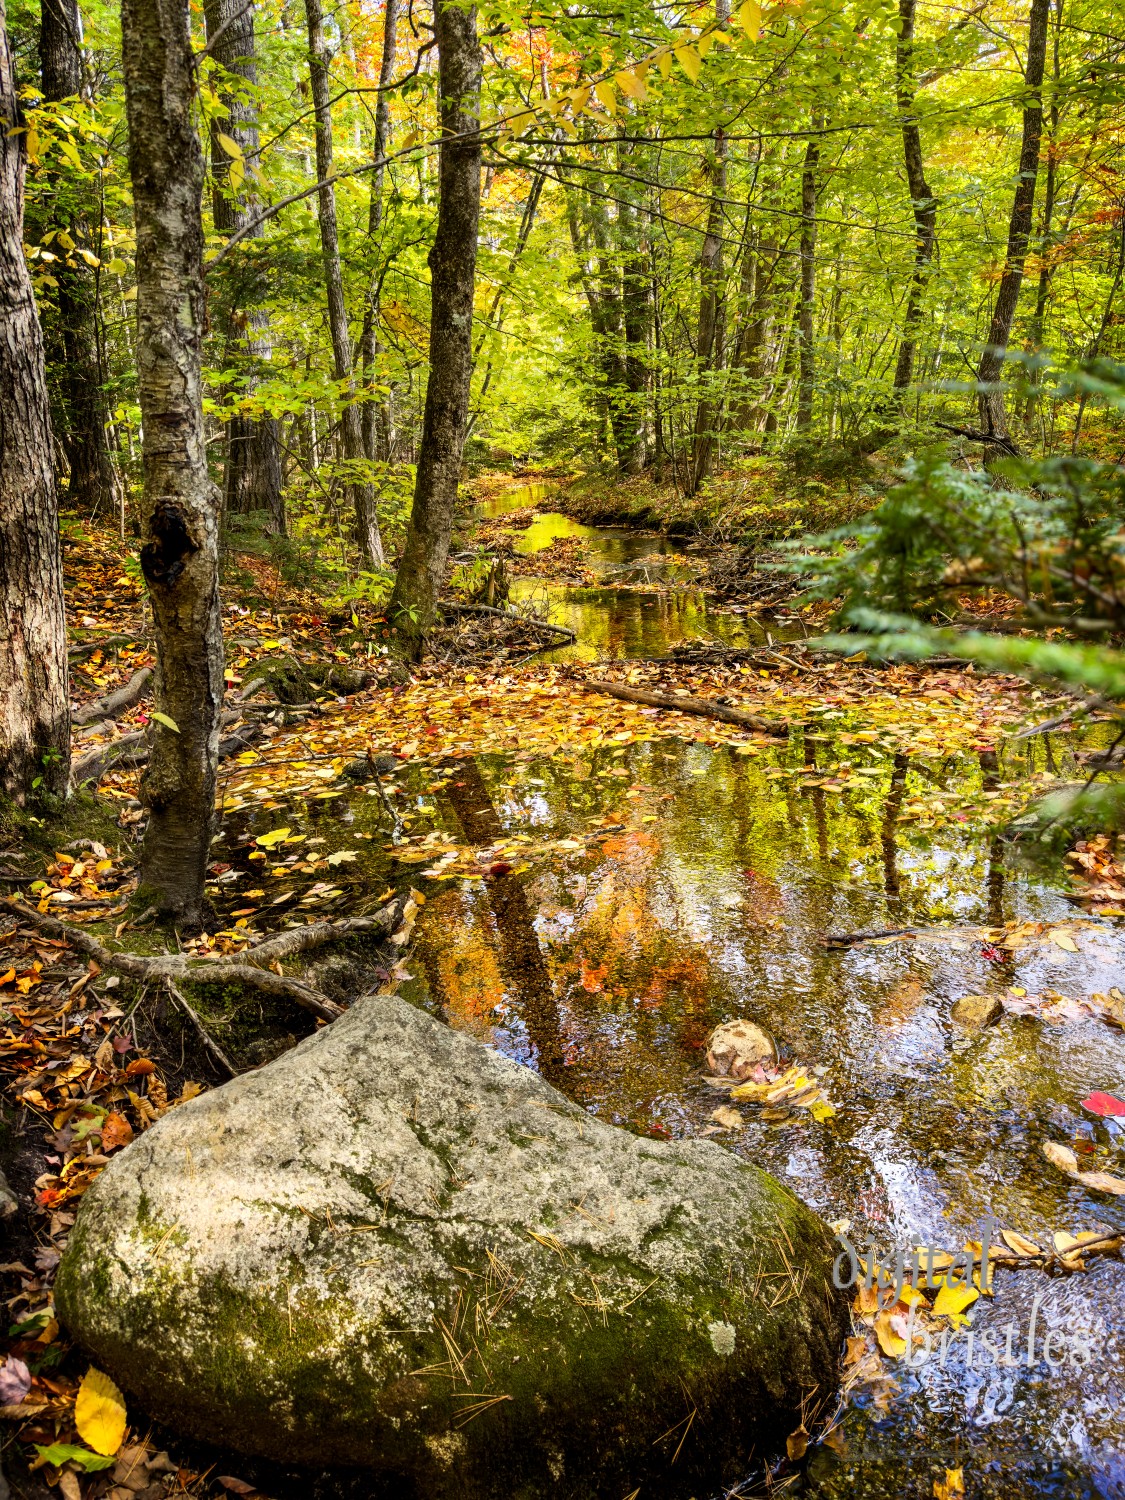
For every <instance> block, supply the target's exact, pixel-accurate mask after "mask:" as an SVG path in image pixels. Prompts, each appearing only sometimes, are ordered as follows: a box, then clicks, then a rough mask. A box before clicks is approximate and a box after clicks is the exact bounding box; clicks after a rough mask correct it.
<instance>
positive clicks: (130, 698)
mask: <svg viewBox="0 0 1125 1500" xmlns="http://www.w3.org/2000/svg"><path fill="white" fill-rule="evenodd" d="M151 681H152V668H151V667H141V668H140V669H139V670H138V671H136V672H134V673H133V675H132V677H130V678H129V681H128V682H127V683H126V684H125V686H124V687H119V688H118V689H117V691H116V692H115V693H107V694H106V696H105V697H104V698H98V699H96V700H95V701H94V702H93V703H87V704H84V705H83V707H82V708H76V709H75V710H74V712H73V713H72V714H71V716H70V722H71V723H72V724H93V723H94V722H95V721H96V720H97V719H116V718H117V716H118V715H119V714H123V713H125V711H126V710H127V709H130V708H132V707H133V705H134V704H136V703H139V702H140V701H141V699H142V698H143V697H144V695H145V694H146V693H147V692H148V690H149V683H150V682H151Z"/></svg>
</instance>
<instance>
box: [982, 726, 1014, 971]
mask: <svg viewBox="0 0 1125 1500" xmlns="http://www.w3.org/2000/svg"><path fill="white" fill-rule="evenodd" d="M980 781H981V786H982V788H983V789H984V790H985V791H986V792H993V791H995V790H996V788H997V787H998V786H999V785H1000V763H999V761H998V760H997V759H996V751H995V750H982V751H981V752H980ZM988 925H989V926H990V927H1002V926H1003V925H1004V845H1003V841H1002V840H1001V838H1000V835H999V833H995V834H993V836H992V838H991V839H990V840H989V844H988ZM1014 972H1015V970H1014V966H1013V970H1012V973H1013V974H1014ZM1009 977H1011V976H1009Z"/></svg>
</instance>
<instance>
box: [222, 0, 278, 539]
mask: <svg viewBox="0 0 1125 1500" xmlns="http://www.w3.org/2000/svg"><path fill="white" fill-rule="evenodd" d="M204 15H205V17H206V21H207V36H208V42H209V45H210V47H211V55H212V57H214V59H215V61H216V62H217V63H220V64H221V65H222V67H223V68H224V69H225V70H226V71H227V72H228V73H230V74H232V75H234V76H235V77H237V78H241V79H244V80H245V81H246V83H248V84H249V85H250V86H251V89H253V88H255V87H256V86H257V82H258V65H257V60H256V55H255V53H256V40H255V35H254V6H253V5H252V4H248V3H247V0H205V4H204ZM219 97H220V98H221V99H222V101H223V103H224V104H225V105H226V106H227V109H228V110H229V114H228V115H227V118H226V119H225V120H223V119H220V118H218V117H216V118H215V119H213V120H212V121H211V180H212V183H213V184H214V190H213V193H212V200H211V211H212V215H213V217H214V221H215V228H216V229H217V230H218V231H219V233H220V234H226V235H228V236H229V235H232V234H237V233H238V232H239V231H240V230H244V229H245V228H246V226H247V224H249V223H250V221H251V220H252V219H253V218H254V217H255V215H256V213H257V210H258V205H257V203H256V201H255V200H254V198H253V196H252V194H251V195H246V196H244V195H243V194H242V193H241V191H240V189H241V187H242V183H243V180H244V174H245V173H246V172H248V171H250V169H251V168H253V167H254V166H256V165H257V159H258V113H257V106H256V105H255V104H254V103H253V102H250V101H247V100H246V99H245V97H243V96H241V94H240V92H239V91H237V90H236V89H234V88H231V87H229V86H224V85H223V84H222V83H221V82H220V86H219ZM220 135H226V136H229V137H230V138H231V140H233V141H234V142H235V143H236V144H237V145H238V147H239V149H240V150H241V152H242V155H241V156H240V157H238V158H231V157H230V156H228V154H227V152H226V150H225V149H224V147H223V145H222V143H221V142H220V140H219V137H220ZM263 233H264V226H263V225H258V227H257V229H254V230H251V231H250V232H249V234H248V236H247V238H248V239H250V240H256V239H261V238H262V235H263ZM241 259H242V263H243V265H244V266H246V271H247V274H245V275H244V276H243V277H242V278H239V277H234V278H231V279H230V281H229V282H228V284H227V287H226V296H225V298H224V301H225V303H226V305H225V306H224V307H223V309H222V312H221V317H222V321H223V323H224V324H225V325H226V341H227V347H228V350H229V351H231V352H233V351H234V350H236V349H238V348H239V347H240V346H241V350H242V352H243V356H244V357H245V356H247V355H248V356H249V365H250V373H249V389H250V390H251V391H252V390H253V387H254V374H255V369H256V367H258V366H260V365H265V364H268V363H269V361H270V359H271V358H272V356H273V339H272V337H271V334H270V315H269V312H268V311H267V310H266V309H265V308H264V307H261V306H260V305H259V306H254V305H253V304H254V303H255V302H258V301H259V300H260V297H261V294H262V290H263V288H262V287H261V285H260V281H261V277H260V274H258V273H257V272H255V271H254V270H253V268H252V266H248V265H247V263H246V259H245V257H242V258H241ZM236 288H237V289H238V290H237V291H236V290H235V289H236ZM247 291H248V292H249V297H248V298H247V297H246V296H245V293H246V292H247ZM240 293H241V295H240ZM246 300H248V301H249V302H250V304H251V306H250V308H249V311H248V312H246V313H243V311H242V309H241V308H240V307H239V305H238V303H239V302H242V301H246ZM244 330H245V331H244ZM280 443H281V436H280V432H279V429H278V422H277V418H276V417H250V416H243V415H241V414H239V415H236V416H234V417H232V418H231V419H230V421H229V422H228V423H227V463H226V472H225V474H224V477H223V488H224V491H225V494H224V503H225V506H226V509H227V511H228V512H233V513H235V514H245V513H246V512H248V511H254V510H264V511H265V512H266V514H267V515H268V516H269V519H270V524H271V527H272V529H273V530H274V531H275V532H277V533H278V535H280V536H284V535H285V501H284V499H283V497H282V493H281V447H280Z"/></svg>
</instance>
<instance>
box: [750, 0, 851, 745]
mask: <svg viewBox="0 0 1125 1500" xmlns="http://www.w3.org/2000/svg"><path fill="white" fill-rule="evenodd" d="M738 22H739V25H740V26H741V27H742V29H743V31H744V32H745V33H746V35H747V36H748V37H749V38H750V40H751V41H752V42H756V41H757V40H758V37H759V35H760V34H761V30H762V7H761V5H759V3H758V0H744V3H743V4H742V5H741V6H739V10H738ZM871 738H872V739H874V738H875V736H874V735H872V736H871Z"/></svg>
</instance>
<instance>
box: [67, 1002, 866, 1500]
mask: <svg viewBox="0 0 1125 1500" xmlns="http://www.w3.org/2000/svg"><path fill="white" fill-rule="evenodd" d="M832 1248H833V1247H832V1242H831V1237H830V1234H829V1232H828V1231H827V1229H826V1227H825V1226H824V1225H823V1224H822V1223H821V1221H820V1220H819V1219H818V1218H817V1217H816V1216H815V1215H814V1214H812V1213H811V1212H810V1211H809V1210H808V1209H807V1208H806V1207H805V1206H804V1205H803V1204H802V1203H801V1202H800V1201H799V1200H798V1199H796V1198H795V1197H794V1196H793V1195H792V1194H791V1193H790V1192H788V1190H787V1189H785V1188H784V1187H783V1186H782V1185H781V1184H780V1183H778V1182H777V1181H776V1180H775V1179H773V1178H771V1177H769V1176H767V1175H766V1174H765V1173H763V1172H761V1171H759V1170H758V1169H757V1168H755V1167H753V1166H751V1165H748V1164H747V1163H745V1162H743V1161H741V1160H740V1159H739V1158H737V1157H736V1156H734V1155H732V1154H730V1153H729V1152H727V1151H724V1150H723V1149H722V1148H720V1147H718V1146H716V1145H714V1144H713V1143H711V1142H705V1141H683V1142H660V1141H653V1140H648V1139H642V1138H638V1137H635V1136H632V1135H629V1134H627V1133H626V1132H624V1131H621V1130H617V1129H615V1128H614V1127H612V1126H608V1125H605V1124H602V1123H601V1122H600V1121H597V1120H595V1119H592V1118H591V1117H590V1116H589V1115H587V1114H586V1113H585V1112H584V1111H583V1110H581V1109H579V1108H578V1107H577V1106H576V1105H574V1104H573V1103H571V1102H570V1101H569V1100H567V1099H566V1098H565V1097H564V1096H563V1095H561V1094H560V1093H558V1092H557V1091H556V1090H555V1089H553V1088H551V1087H550V1085H548V1084H547V1083H545V1082H544V1081H543V1080H542V1079H541V1078H540V1077H539V1076H538V1075H537V1074H535V1073H534V1072H532V1071H531V1070H529V1069H527V1068H524V1067H521V1066H519V1065H518V1064H516V1063H514V1062H512V1061H510V1060H509V1059H507V1058H505V1057H502V1056H500V1055H499V1054H497V1053H495V1052H493V1051H490V1050H488V1049H486V1048H483V1047H481V1046H480V1045H479V1044H478V1043H476V1042H475V1041H473V1040H471V1039H470V1038H468V1037H465V1036H463V1035H461V1034H459V1033H457V1032H454V1031H452V1030H450V1029H449V1028H448V1027H446V1026H443V1025H442V1024H440V1023H439V1022H437V1021H435V1020H434V1019H432V1018H431V1017H429V1016H428V1015H426V1014H425V1013H423V1012H421V1011H419V1010H417V1009H415V1008H413V1007H412V1006H410V1005H408V1004H406V1003H405V1002H404V1001H402V1000H400V999H396V998H391V997H386V996H376V997H370V998H367V999H364V1000H361V1001H359V1002H357V1004H356V1005H355V1006H353V1007H352V1009H351V1010H350V1011H349V1012H348V1013H347V1015H345V1016H344V1017H343V1018H342V1019H341V1020H339V1021H336V1022H335V1023H333V1025H331V1026H330V1027H327V1028H325V1029H324V1030H322V1031H320V1032H318V1033H317V1034H316V1035H315V1036H312V1037H310V1038H308V1039H307V1040H306V1041H304V1042H303V1043H301V1044H300V1045H299V1046H298V1047H296V1048H294V1049H293V1050H292V1051H291V1052H289V1053H287V1054H286V1055H285V1056H283V1057H281V1058H279V1059H278V1060H277V1061H276V1062H274V1063H271V1064H270V1065H269V1066H268V1067H265V1068H263V1069H261V1070H260V1071H258V1072H256V1073H252V1074H247V1075H244V1076H243V1077H241V1078H239V1079H236V1080H235V1081H233V1082H232V1083H230V1084H228V1085H226V1086H225V1087H224V1088H222V1089H218V1090H216V1091H214V1092H213V1093H209V1094H205V1095H201V1096H199V1097H198V1098H196V1099H194V1100H191V1101H190V1102H188V1103H186V1104H184V1105H182V1106H180V1107H179V1108H178V1109H176V1110H175V1111H174V1112H172V1113H171V1114H169V1115H167V1116H165V1117H164V1118H163V1119H162V1120H161V1121H160V1122H159V1124H158V1125H156V1126H155V1127H153V1128H152V1129H151V1130H149V1131H148V1132H146V1133H145V1134H144V1135H143V1136H142V1137H140V1138H139V1139H138V1140H137V1141H136V1142H134V1144H133V1145H131V1146H130V1147H128V1148H127V1149H126V1150H125V1151H124V1152H122V1153H121V1154H120V1155H119V1156H118V1157H116V1158H115V1159H114V1160H113V1162H112V1163H111V1164H110V1166H108V1167H107V1168H106V1169H105V1171H104V1172H103V1173H102V1174H101V1176H100V1177H99V1178H98V1180H97V1181H96V1182H95V1184H94V1186H93V1187H92V1188H91V1189H90V1190H89V1192H88V1193H87V1194H86V1196H85V1198H84V1200H83V1205H82V1208H81V1211H80V1213H79V1217H78V1222H77V1224H76V1226H75V1229H74V1232H73V1234H72V1237H71V1242H70V1246H69V1248H68V1250H67V1252H66V1255H65V1256H64V1258H63V1262H62V1264H61V1266H60V1271H59V1277H58V1283H57V1294H56V1301H57V1307H58V1310H59V1313H60V1316H61V1317H62V1318H63V1319H64V1320H65V1322H66V1323H67V1325H68V1326H69V1327H70V1329H71V1330H72V1331H73V1332H74V1333H75V1334H76V1335H77V1336H78V1337H79V1338H80V1339H81V1340H82V1342H83V1343H84V1344H85V1345H86V1346H87V1348H88V1349H89V1350H90V1351H91V1353H92V1354H93V1355H95V1356H96V1358H97V1359H98V1361H99V1363H100V1366H101V1367H103V1368H105V1369H106V1370H108V1371H109V1372H110V1373H111V1374H112V1375H113V1376H114V1378H115V1379H116V1380H117V1381H118V1382H119V1383H120V1384H121V1385H123V1386H124V1387H125V1388H126V1389H128V1390H129V1391H130V1392H131V1393H132V1394H133V1396H134V1397H135V1398H136V1399H138V1400H139V1402H140V1403H141V1404H142V1405H143V1406H144V1407H145V1408H146V1409H147V1410H148V1411H150V1412H151V1413H152V1414H153V1415H154V1416H156V1417H158V1418H162V1419H164V1420H166V1421H168V1422H169V1423H171V1424H172V1425H173V1426H175V1427H178V1428H181V1429H183V1430H186V1431H188V1432H191V1433H193V1434H195V1435H197V1436H200V1437H203V1438H206V1439H209V1440H211V1441H214V1442H218V1443H223V1444H229V1445H230V1446H232V1447H234V1448H237V1449H239V1450H242V1451H245V1452H250V1453H257V1454H263V1455H266V1456H268V1457H272V1458H276V1459H280V1460H283V1461H286V1462H296V1463H309V1464H317V1465H319V1466H323V1465H325V1464H349V1465H364V1466H368V1467H370V1468H371V1469H373V1470H376V1471H378V1472H379V1474H381V1475H382V1476H383V1477H384V1480H385V1482H386V1485H387V1492H388V1493H395V1494H399V1495H410V1494H415V1493H417V1494H422V1493H426V1494H429V1495H451V1496H452V1495H458V1496H466V1497H468V1496H478V1495H479V1496H484V1495H505V1496H508V1495H511V1496H516V1495H523V1494H526V1495H529V1496H530V1495H532V1494H539V1493H548V1492H549V1493H550V1494H551V1495H552V1497H559V1500H564V1497H571V1496H573V1497H579V1496H587V1495H589V1496H593V1495H600V1494H605V1493H610V1492H611V1490H610V1489H607V1488H606V1486H607V1485H608V1486H612V1485H615V1484H619V1483H621V1484H624V1485H625V1488H624V1489H622V1490H621V1493H627V1492H628V1490H629V1489H632V1488H634V1487H635V1486H636V1485H637V1484H639V1483H641V1482H642V1481H643V1480H645V1479H646V1477H648V1478H651V1477H652V1476H653V1475H654V1474H660V1475H662V1479H661V1488H662V1492H665V1493H674V1492H676V1491H677V1490H678V1488H679V1487H680V1486H681V1485H682V1487H683V1488H684V1489H685V1492H687V1493H691V1492H692V1488H693V1486H696V1487H697V1486H698V1485H699V1484H700V1483H708V1484H714V1485H716V1486H717V1485H719V1484H722V1483H724V1482H726V1483H729V1482H733V1481H735V1480H737V1479H738V1478H740V1477H742V1476H744V1474H745V1472H746V1468H747V1464H748V1458H749V1454H750V1452H751V1450H752V1449H754V1450H755V1451H757V1452H758V1453H759V1454H760V1453H761V1452H762V1451H763V1450H764V1449H766V1448H769V1447H770V1446H771V1445H772V1446H774V1447H775V1448H780V1447H783V1446H784V1441H785V1436H786V1434H787V1433H788V1432H789V1431H790V1430H791V1428H792V1426H793V1418H794V1416H795V1415H796V1414H799V1413H800V1411H801V1409H802V1402H804V1407H805V1410H809V1409H811V1406H812V1405H815V1402H816V1400H817V1399H818V1396H819V1397H827V1396H828V1395H829V1394H830V1392H831V1389H832V1387H833V1384H834V1381H835V1369H836V1355H837V1350H838V1346H839V1342H840V1339H841V1336H842V1333H843V1326H844V1322H845V1319H846V1309H845V1307H844V1306H843V1304H842V1301H841V1298H840V1296H839V1294H838V1293H837V1292H836V1291H835V1290H834V1289H833V1287H832V1285H831V1264H832ZM693 1410H694V1411H695V1412H696V1413H697V1415H696V1418H695V1419H694V1420H693V1421H692V1423H691V1424H689V1425H690V1430H689V1431H688V1432H687V1435H686V1437H685V1435H684V1431H683V1423H682V1421H681V1419H684V1418H686V1417H687V1416H688V1415H689V1413H690V1412H692V1411H693ZM677 1423H679V1424H681V1425H680V1428H679V1430H678V1431H676V1432H675V1436H674V1437H673V1438H671V1439H670V1440H669V1439H667V1438H666V1436H664V1435H666V1434H667V1433H668V1431H669V1430H670V1429H672V1428H673V1424H677ZM697 1428H698V1432H697V1431H696V1429H697ZM681 1438H683V1442H682V1443H681V1441H680V1440H681ZM677 1445H679V1453H678V1457H677V1461H676V1464H675V1466H674V1469H673V1468H670V1460H671V1458H672V1454H673V1452H674V1451H676V1449H677ZM669 1475H671V1479H669ZM673 1481H674V1483H673ZM375 1482H377V1481H375ZM540 1486H543V1488H540ZM373 1493H374V1491H373Z"/></svg>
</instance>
